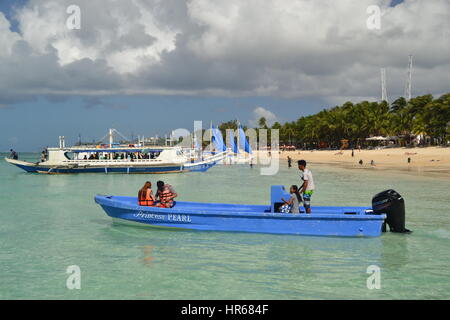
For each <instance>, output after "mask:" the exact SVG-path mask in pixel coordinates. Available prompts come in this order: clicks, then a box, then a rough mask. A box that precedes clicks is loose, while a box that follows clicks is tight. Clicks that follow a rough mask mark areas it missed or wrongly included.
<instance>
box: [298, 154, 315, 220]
mask: <svg viewBox="0 0 450 320" xmlns="http://www.w3.org/2000/svg"><path fill="white" fill-rule="evenodd" d="M298 169H299V170H300V171H301V172H302V173H303V175H302V176H301V179H302V180H303V185H302V186H301V191H300V192H301V193H303V206H304V207H305V210H306V213H311V196H312V194H313V193H314V188H315V186H314V180H313V176H312V172H311V170H309V169H307V168H306V161H305V160H299V161H298Z"/></svg>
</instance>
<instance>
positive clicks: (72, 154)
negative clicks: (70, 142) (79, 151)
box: [64, 152, 74, 160]
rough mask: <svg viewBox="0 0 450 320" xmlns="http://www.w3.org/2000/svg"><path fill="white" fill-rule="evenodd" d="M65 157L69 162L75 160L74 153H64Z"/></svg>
mask: <svg viewBox="0 0 450 320" xmlns="http://www.w3.org/2000/svg"><path fill="white" fill-rule="evenodd" d="M64 157H66V159H68V160H73V159H74V153H73V152H64Z"/></svg>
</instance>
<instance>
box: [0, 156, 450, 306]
mask: <svg viewBox="0 0 450 320" xmlns="http://www.w3.org/2000/svg"><path fill="white" fill-rule="evenodd" d="M311 170H312V171H313V173H314V178H315V181H316V184H317V191H316V193H315V194H314V196H313V199H312V204H313V205H319V204H320V205H361V206H365V205H370V201H371V197H372V196H373V195H374V194H376V193H378V192H380V191H382V190H385V189H388V188H393V189H395V190H397V191H398V192H399V193H400V194H401V195H402V196H403V197H404V198H405V199H406V210H407V227H408V228H409V229H411V230H413V231H414V232H413V233H412V234H411V235H404V234H392V233H387V234H384V235H383V236H382V237H380V238H373V239H359V238H351V239H348V238H324V237H299V236H287V235H266V234H245V233H220V232H189V231H178V232H174V231H167V230H155V229H150V228H136V227H131V226H125V225H118V224H114V223H112V221H111V220H110V219H109V218H108V217H107V216H106V215H105V214H104V212H103V211H102V210H101V208H100V207H98V206H97V205H96V204H95V203H94V200H93V197H94V195H95V194H97V193H100V194H116V195H135V194H136V191H137V190H138V189H139V188H140V187H141V185H142V183H143V181H145V180H151V181H156V180H160V179H162V180H165V181H166V182H168V183H170V184H172V185H173V186H174V187H175V188H176V190H177V192H178V193H179V194H180V198H181V199H180V200H192V201H210V202H229V203H233V202H234V203H253V204H266V203H268V199H269V188H270V186H271V185H273V184H284V185H292V184H298V183H299V178H298V172H297V170H296V168H291V169H287V168H286V166H283V165H282V166H281V170H280V172H279V173H278V174H277V175H276V176H261V175H259V170H258V167H254V168H253V169H250V168H249V167H248V166H234V167H232V166H227V167H224V166H222V167H221V166H217V167H215V168H213V169H212V170H210V171H208V172H206V173H204V174H202V173H187V174H173V175H148V176H147V175H114V174H109V175H104V174H84V175H83V174H80V175H55V176H49V175H36V174H26V173H22V172H21V171H19V170H18V169H16V168H14V167H12V166H9V165H7V164H6V163H4V162H2V163H0V203H1V213H2V223H1V224H0V234H1V237H2V238H1V240H2V241H0V268H1V270H2V272H1V273H0V283H2V285H1V286H0V298H44V299H60V298H68V299H81V298H84V299H90V298H92V299H99V298H102V299H108V298H109V299H124V298H125V299H127V298H135V299H136V298H137V299H176V298H180V299H188V298H193V299H196V298H198V299H202V298H212V299H311V298H318V299H328V298H333V299H335V298H344V299H374V298H382V299H391V298H395V299H402V298H449V297H450V296H449V292H450V276H449V275H448V272H447V270H449V267H450V265H449V261H450V250H449V249H450V248H449V241H448V240H449V238H450V218H449V211H450V195H449V194H448V190H449V189H450V188H449V187H450V183H448V182H446V181H442V180H439V181H437V180H433V179H430V178H425V177H424V178H420V177H415V176H407V175H396V174H393V173H389V174H383V172H381V171H379V170H377V171H376V172H375V171H373V172H372V171H365V170H352V169H343V168H336V167H326V166H319V165H314V164H311ZM19 195H21V196H19ZM23 195H25V196H23ZM74 264H75V265H78V266H80V269H81V273H82V285H81V286H82V290H79V291H77V290H71V291H69V290H67V289H65V281H66V277H67V275H66V273H65V270H66V268H67V266H69V265H74ZM369 265H377V266H379V267H380V270H381V289H380V290H368V289H367V287H366V280H367V277H368V274H367V273H366V271H367V267H368V266H369ZM75 291H77V292H75Z"/></svg>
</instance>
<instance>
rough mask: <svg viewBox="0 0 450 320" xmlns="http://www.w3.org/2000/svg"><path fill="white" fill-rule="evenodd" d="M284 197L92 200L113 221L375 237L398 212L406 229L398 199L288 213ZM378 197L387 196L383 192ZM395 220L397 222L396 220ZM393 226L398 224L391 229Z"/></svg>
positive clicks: (278, 191)
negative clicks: (258, 201) (161, 203)
mask: <svg viewBox="0 0 450 320" xmlns="http://www.w3.org/2000/svg"><path fill="white" fill-rule="evenodd" d="M389 191H390V190H389ZM392 191H393V190H392ZM386 192H387V191H386ZM394 192H395V191H394ZM379 195H381V193H380V194H379ZM377 196H378V195H377ZM282 197H284V198H285V199H287V198H289V197H290V195H289V194H288V193H287V192H286V191H285V189H284V186H272V188H271V204H270V205H242V204H222V203H199V202H184V201H177V202H176V205H175V206H174V207H173V208H170V209H167V208H158V207H144V206H139V205H138V202H137V198H135V197H125V196H106V195H97V196H95V202H96V203H97V204H99V205H100V206H101V207H102V208H103V210H104V211H105V212H106V214H107V215H108V216H110V217H111V218H112V219H113V221H115V222H118V223H125V224H133V225H140V226H149V227H155V228H168V229H179V230H199V231H229V232H251V233H271V234H292V235H305V236H341V237H378V236H380V235H381V233H382V231H384V230H385V220H386V218H387V215H390V216H392V215H396V216H395V217H394V218H391V220H390V221H388V222H390V223H389V226H390V227H391V231H395V232H405V231H408V230H406V229H404V211H403V220H402V213H401V212H398V211H399V210H396V211H395V212H391V211H392V210H391V208H390V207H389V206H387V205H386V204H390V203H396V202H395V201H391V202H389V201H388V200H387V201H384V202H383V201H381V202H380V201H378V202H380V203H381V207H380V208H378V207H376V208H377V210H374V209H373V208H372V207H352V206H349V207H313V208H312V213H311V214H305V213H300V214H292V213H279V212H277V211H278V208H279V207H280V206H281V205H282V204H283V203H282V200H281V198H282ZM381 197H383V199H386V198H388V197H387V196H386V195H384V194H383V195H382V196H381ZM379 198H380V196H379V197H378V199H379ZM374 199H376V198H375V197H374ZM377 206H378V204H377ZM403 208H404V207H403ZM397 209H398V208H397ZM384 212H386V214H385V213H384ZM396 219H397V220H398V221H395V220H396ZM388 220H389V219H388ZM402 221H403V226H402V225H401V224H402ZM393 226H395V227H396V229H395V230H393Z"/></svg>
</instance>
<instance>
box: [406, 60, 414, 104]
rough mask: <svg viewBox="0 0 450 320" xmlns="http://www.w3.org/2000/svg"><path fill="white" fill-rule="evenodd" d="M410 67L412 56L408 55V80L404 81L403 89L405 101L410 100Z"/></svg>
mask: <svg viewBox="0 0 450 320" xmlns="http://www.w3.org/2000/svg"><path fill="white" fill-rule="evenodd" d="M412 66H413V56H412V55H411V54H410V55H409V63H408V78H407V79H406V87H405V99H406V101H409V100H411V82H412Z"/></svg>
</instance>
